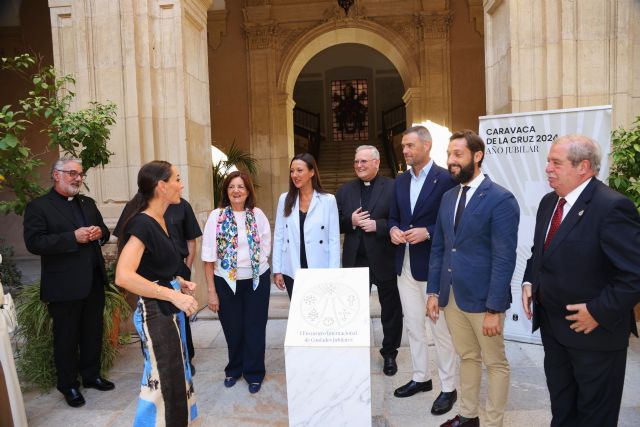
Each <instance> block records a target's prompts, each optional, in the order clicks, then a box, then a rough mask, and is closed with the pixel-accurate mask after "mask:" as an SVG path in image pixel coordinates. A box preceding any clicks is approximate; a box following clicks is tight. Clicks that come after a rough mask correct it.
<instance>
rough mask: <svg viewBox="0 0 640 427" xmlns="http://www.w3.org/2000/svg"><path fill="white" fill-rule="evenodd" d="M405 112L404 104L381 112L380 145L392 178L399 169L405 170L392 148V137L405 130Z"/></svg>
mask: <svg viewBox="0 0 640 427" xmlns="http://www.w3.org/2000/svg"><path fill="white" fill-rule="evenodd" d="M406 117H407V110H406V108H405V106H404V104H400V105H397V106H395V107H393V108H390V109H388V110H384V111H383V112H382V145H383V147H384V152H385V154H386V157H387V163H388V164H389V168H391V173H392V174H393V177H394V178H395V176H396V175H397V173H398V170H399V169H406V165H405V164H404V160H401V161H399V160H398V158H397V156H396V151H395V147H394V146H393V136H394V135H398V134H399V133H402V132H404V130H405V129H407V119H406Z"/></svg>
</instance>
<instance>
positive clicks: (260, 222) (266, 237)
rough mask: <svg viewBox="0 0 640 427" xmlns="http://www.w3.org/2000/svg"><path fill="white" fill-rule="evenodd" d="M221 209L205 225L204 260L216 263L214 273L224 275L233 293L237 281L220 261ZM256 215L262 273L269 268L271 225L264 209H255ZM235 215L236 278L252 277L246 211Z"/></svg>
mask: <svg viewBox="0 0 640 427" xmlns="http://www.w3.org/2000/svg"><path fill="white" fill-rule="evenodd" d="M220 211H221V210H220V209H215V210H214V211H213V212H211V214H209V218H208V219H207V223H206V225H205V226H204V234H203V235H202V255H201V258H202V261H204V262H213V263H215V269H214V272H213V274H215V275H216V276H219V277H222V278H223V279H224V280H225V281H226V282H227V283H228V284H229V287H230V288H231V290H232V291H233V293H235V292H236V283H235V282H233V281H232V280H231V279H229V277H228V276H229V275H228V273H227V271H225V270H223V269H222V268H221V267H220V263H219V262H216V261H218V245H217V240H216V228H217V225H218V217H219V216H220ZM253 213H254V216H255V218H256V226H257V227H258V234H259V235H260V270H259V271H260V274H262V273H264V272H265V271H267V269H268V268H269V254H270V253H271V226H270V225H269V220H268V219H267V217H266V215H265V214H264V212H262V210H260V209H259V208H254V209H253ZM233 216H234V217H235V219H236V224H237V226H238V252H237V257H238V258H237V263H238V267H237V270H236V280H245V279H251V278H252V277H253V273H252V271H251V258H250V253H249V242H248V240H247V229H246V225H245V220H246V212H244V211H241V212H236V211H234V212H233Z"/></svg>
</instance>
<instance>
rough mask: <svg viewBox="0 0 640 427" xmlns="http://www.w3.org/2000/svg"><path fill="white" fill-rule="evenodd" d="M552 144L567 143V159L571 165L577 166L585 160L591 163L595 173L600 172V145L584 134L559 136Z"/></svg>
mask: <svg viewBox="0 0 640 427" xmlns="http://www.w3.org/2000/svg"><path fill="white" fill-rule="evenodd" d="M553 144H554V145H555V144H567V145H568V146H569V153H568V154H567V159H568V160H569V161H570V162H571V164H572V165H573V167H576V166H578V164H580V162H582V161H583V160H587V161H588V162H589V164H590V165H591V170H593V172H594V173H595V174H596V175H597V174H598V173H599V172H600V161H601V159H602V155H601V154H600V147H599V146H598V144H597V143H596V142H595V141H594V140H593V139H591V138H589V137H588V136H585V135H579V134H571V135H565V136H560V137H558V138H556V140H555V141H553Z"/></svg>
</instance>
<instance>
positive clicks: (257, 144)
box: [243, 3, 451, 218]
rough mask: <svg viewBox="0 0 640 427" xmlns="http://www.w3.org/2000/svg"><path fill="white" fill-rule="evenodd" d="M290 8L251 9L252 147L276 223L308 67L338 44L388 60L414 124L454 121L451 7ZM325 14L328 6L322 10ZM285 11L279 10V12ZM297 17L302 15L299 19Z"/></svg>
mask: <svg viewBox="0 0 640 427" xmlns="http://www.w3.org/2000/svg"><path fill="white" fill-rule="evenodd" d="M302 7H303V6H302V5H297V6H296V7H295V8H292V9H287V12H286V13H285V12H284V9H283V10H280V9H279V8H274V7H269V6H265V5H263V4H257V3H256V4H253V3H251V4H250V5H249V6H248V7H246V8H245V9H244V12H243V14H244V18H245V20H244V24H243V29H244V35H245V38H246V43H247V65H248V68H247V71H248V73H247V75H248V89H249V90H248V92H249V93H248V101H249V145H250V151H251V153H252V154H253V155H254V156H255V157H257V158H258V159H259V160H260V167H259V176H258V183H259V185H260V204H261V206H263V207H264V209H265V212H267V215H269V216H271V217H272V218H273V216H274V213H275V209H276V205H277V199H278V195H279V194H280V193H281V192H282V191H285V190H286V189H287V186H288V171H289V160H290V158H291V156H292V155H293V139H294V137H293V114H292V110H293V107H294V101H293V88H294V85H295V82H296V79H297V78H298V76H299V74H300V72H301V70H302V68H303V67H304V65H305V64H306V63H307V62H308V61H309V60H310V59H311V58H312V57H313V56H314V55H316V54H317V53H319V52H320V51H322V50H324V49H327V48H329V47H331V46H335V45H339V44H343V43H355V44H361V45H365V46H368V47H370V48H372V49H374V50H376V51H378V52H379V53H380V54H382V55H384V56H385V57H386V58H387V59H388V60H389V61H390V62H391V63H392V64H393V65H394V66H395V67H396V69H397V70H398V73H399V74H400V77H401V79H402V81H403V85H404V87H405V94H404V96H403V100H404V102H405V104H406V106H407V121H408V122H420V121H424V120H426V119H431V120H433V121H434V122H437V123H440V124H443V125H448V124H449V123H450V121H451V120H450V119H451V100H450V75H449V38H448V31H449V24H450V22H451V14H450V13H449V10H448V9H447V8H446V7H443V8H442V9H439V8H437V7H436V8H433V9H431V10H429V11H425V10H421V8H420V9H418V10H412V11H409V10H408V11H406V13H404V14H401V15H389V14H388V12H386V11H385V12H383V13H381V12H380V11H378V12H375V11H373V10H372V11H366V10H365V9H364V8H360V7H357V8H355V9H352V10H350V11H349V13H348V14H347V16H345V13H344V11H342V10H340V8H339V7H338V6H337V5H334V6H333V7H329V8H328V9H324V12H321V11H320V10H319V12H321V18H320V19H319V20H316V21H312V20H300V19H297V18H296V17H297V16H299V14H300V13H306V11H305V10H303V9H302ZM317 7H318V8H320V7H321V6H320V5H318V6H317ZM276 11H277V12H276ZM294 11H296V13H297V14H294Z"/></svg>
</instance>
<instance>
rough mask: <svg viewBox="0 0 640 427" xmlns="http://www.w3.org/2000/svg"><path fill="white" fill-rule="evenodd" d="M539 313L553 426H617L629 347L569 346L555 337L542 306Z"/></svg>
mask: <svg viewBox="0 0 640 427" xmlns="http://www.w3.org/2000/svg"><path fill="white" fill-rule="evenodd" d="M540 316H541V317H540V334H541V336H542V344H543V346H544V372H545V375H546V377H547V387H548V389H549V395H550V398H551V414H552V417H553V418H552V419H551V426H552V427H560V426H562V427H572V426H575V427H578V426H580V427H590V426H593V427H607V426H611V427H615V426H617V425H618V415H619V413H620V402H621V400H622V389H623V386H624V375H625V368H626V361H627V349H626V348H625V349H622V350H612V351H591V350H578V349H574V348H570V347H566V346H564V345H563V344H562V343H561V342H560V341H558V340H557V339H556V337H555V336H554V334H553V330H552V329H551V328H550V327H549V320H548V317H547V313H546V311H545V309H544V308H543V307H541V306H540ZM567 327H568V326H567ZM600 327H601V326H600Z"/></svg>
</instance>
